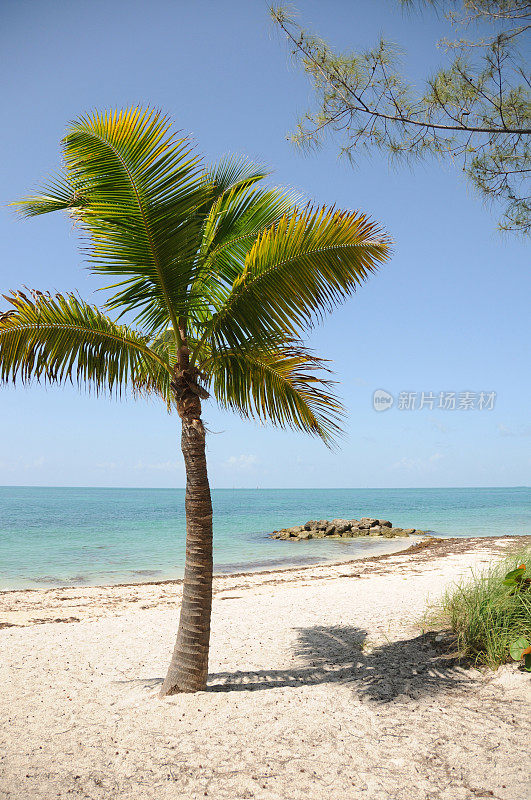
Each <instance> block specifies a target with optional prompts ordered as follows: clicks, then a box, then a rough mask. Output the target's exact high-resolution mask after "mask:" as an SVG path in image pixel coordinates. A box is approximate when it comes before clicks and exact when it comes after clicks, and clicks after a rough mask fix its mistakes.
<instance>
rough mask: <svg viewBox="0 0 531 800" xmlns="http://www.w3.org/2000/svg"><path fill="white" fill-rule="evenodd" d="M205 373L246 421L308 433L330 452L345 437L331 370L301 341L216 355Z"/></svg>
mask: <svg viewBox="0 0 531 800" xmlns="http://www.w3.org/2000/svg"><path fill="white" fill-rule="evenodd" d="M201 371H202V373H203V374H204V375H205V379H206V380H207V382H208V383H209V384H210V385H211V388H212V391H213V394H214V395H215V397H216V399H217V401H218V402H219V404H220V405H221V406H222V407H224V408H227V409H230V410H232V411H236V412H237V413H238V414H240V415H241V416H242V417H246V418H251V419H259V420H261V421H263V422H271V423H272V424H273V425H275V426H280V427H289V428H293V429H295V430H303V431H306V432H307V433H310V434H312V435H314V436H319V437H320V438H321V439H323V441H324V442H325V443H326V444H327V445H328V446H331V445H332V444H334V442H335V441H336V440H337V438H338V437H339V436H340V434H341V420H342V418H343V416H344V413H343V407H342V405H341V403H340V402H339V400H338V399H337V398H336V397H335V396H334V395H333V394H332V392H331V391H330V387H331V385H332V381H330V380H329V379H328V378H326V377H324V375H323V374H322V373H325V374H326V373H329V370H328V369H327V368H326V367H325V364H324V361H323V360H322V359H319V358H317V357H316V356H314V355H313V354H311V353H310V352H309V351H308V350H307V349H306V348H304V347H303V346H302V345H301V344H300V343H299V342H297V341H293V340H291V341H288V340H286V339H282V338H281V337H277V338H276V343H275V344H270V346H269V347H267V348H263V347H260V346H258V345H257V346H254V347H253V346H248V347H247V348H244V349H238V350H230V349H228V348H223V349H222V350H213V351H211V353H210V355H209V357H207V359H206V360H205V361H204V362H203V363H202V364H201ZM319 373H321V374H319Z"/></svg>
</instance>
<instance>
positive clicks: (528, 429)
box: [498, 422, 531, 439]
mask: <svg viewBox="0 0 531 800" xmlns="http://www.w3.org/2000/svg"><path fill="white" fill-rule="evenodd" d="M498 433H499V434H500V436H514V437H516V438H518V439H522V438H524V437H526V436H531V425H520V426H519V427H518V428H516V429H514V430H513V429H512V428H509V427H508V426H507V425H504V424H503V422H500V423H499V425H498Z"/></svg>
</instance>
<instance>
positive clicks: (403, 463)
mask: <svg viewBox="0 0 531 800" xmlns="http://www.w3.org/2000/svg"><path fill="white" fill-rule="evenodd" d="M443 458H444V453H432V454H431V456H428V457H427V458H407V457H406V456H404V457H403V458H401V459H400V460H399V461H395V463H394V464H391V469H398V470H408V471H421V470H422V471H430V470H432V469H433V467H434V465H435V464H436V463H437V462H438V461H440V460H441V459H443Z"/></svg>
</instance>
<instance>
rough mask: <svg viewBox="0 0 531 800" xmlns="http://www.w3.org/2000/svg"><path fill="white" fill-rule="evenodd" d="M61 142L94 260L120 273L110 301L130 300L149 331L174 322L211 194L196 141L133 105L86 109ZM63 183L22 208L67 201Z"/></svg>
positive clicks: (182, 306) (183, 304)
mask: <svg viewBox="0 0 531 800" xmlns="http://www.w3.org/2000/svg"><path fill="white" fill-rule="evenodd" d="M63 146H64V162H65V174H66V187H71V188H72V191H74V192H78V193H81V194H82V196H83V208H82V212H81V213H80V214H79V218H80V223H81V227H82V229H83V230H84V231H85V232H86V233H87V234H88V246H87V253H88V258H89V262H90V263H91V265H92V269H93V270H94V271H95V272H97V273H102V274H105V275H113V276H119V277H120V278H121V279H122V280H121V281H120V282H119V283H118V284H114V285H113V286H112V287H109V288H115V289H116V288H117V287H120V288H119V291H118V292H116V294H115V295H114V296H113V298H112V299H111V300H110V302H109V304H108V307H110V308H121V307H123V306H127V307H128V308H129V309H134V310H135V311H136V312H137V315H138V316H137V318H138V319H139V320H141V321H142V323H143V324H144V325H145V326H146V328H148V329H151V330H156V329H159V328H161V327H164V326H165V325H166V324H167V321H168V319H171V320H172V321H173V322H175V323H176V321H177V319H178V317H179V316H180V315H181V314H185V313H186V310H187V296H188V286H189V284H190V283H191V281H192V280H193V278H194V265H195V261H196V259H195V254H196V248H197V241H198V238H199V235H200V230H201V215H200V214H197V213H196V211H197V209H198V208H199V207H200V206H201V204H202V203H204V202H205V200H206V199H207V197H208V196H210V194H211V191H210V187H208V186H207V185H206V181H205V177H204V168H203V165H202V162H201V159H200V157H199V156H198V155H197V154H195V153H194V151H193V148H192V145H191V143H190V141H189V140H188V139H187V138H186V137H179V136H177V135H176V134H174V133H172V132H171V128H170V121H169V120H168V118H167V117H164V116H163V115H162V114H159V113H157V112H155V111H153V110H142V109H140V108H138V107H136V108H130V109H127V110H121V111H109V112H105V113H99V112H94V113H93V114H91V115H88V116H82V117H80V118H79V119H78V120H76V121H75V122H73V123H71V124H70V126H69V128H68V131H67V134H66V136H65V138H64V140H63ZM66 187H61V190H60V191H59V192H58V193H57V192H55V193H50V191H49V190H48V191H46V192H45V194H44V196H43V197H42V198H40V199H39V198H38V197H37V198H35V197H33V198H28V199H27V200H25V201H22V203H21V204H19V207H20V209H21V211H22V212H23V213H26V214H34V213H36V212H37V213H42V212H43V210H54V208H55V206H54V201H56V200H58V201H59V202H61V201H63V202H64V204H65V205H67V207H68V204H67V189H66ZM49 198H51V200H52V202H51V203H50V200H49ZM46 205H48V208H46ZM174 327H175V329H177V327H178V326H177V324H175V326H174Z"/></svg>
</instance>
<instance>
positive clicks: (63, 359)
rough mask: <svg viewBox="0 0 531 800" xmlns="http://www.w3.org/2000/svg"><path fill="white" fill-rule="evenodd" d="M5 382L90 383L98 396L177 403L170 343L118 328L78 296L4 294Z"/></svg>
mask: <svg viewBox="0 0 531 800" xmlns="http://www.w3.org/2000/svg"><path fill="white" fill-rule="evenodd" d="M4 298H5V300H6V301H7V302H8V303H9V305H10V308H9V309H8V310H7V311H5V312H3V313H0V381H2V382H3V383H7V382H9V381H12V382H13V383H16V382H17V381H18V380H20V381H21V382H22V383H28V382H30V381H32V380H36V381H43V382H45V383H58V384H60V383H65V382H72V383H77V384H78V385H82V384H87V385H88V386H89V388H93V389H94V390H95V391H96V393H97V394H100V393H102V392H107V393H108V394H110V395H113V394H121V393H122V391H123V390H124V389H126V388H129V389H130V390H131V391H132V392H133V394H140V395H150V394H157V395H159V396H160V397H161V398H162V399H163V400H164V401H165V402H166V404H167V406H168V407H169V406H170V404H171V391H170V380H171V375H172V370H171V364H170V362H169V358H168V352H167V347H166V346H165V345H164V343H162V342H161V343H159V345H158V346H155V345H154V344H152V343H151V342H150V341H149V340H148V338H147V337H145V336H142V335H140V334H139V333H136V332H135V331H133V330H131V329H130V328H128V327H127V326H125V325H118V324H116V323H115V322H113V321H112V320H111V319H109V318H108V317H107V316H105V315H104V314H102V312H101V311H99V310H98V309H97V308H95V307H94V306H91V305H89V304H88V303H84V302H83V301H82V300H79V299H78V298H77V297H75V296H74V295H72V294H69V295H56V296H55V297H52V296H50V295H45V294H42V293H40V292H34V293H32V297H31V298H30V297H28V296H27V295H26V294H24V293H23V292H18V293H17V294H12V295H9V296H6V295H4Z"/></svg>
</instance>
